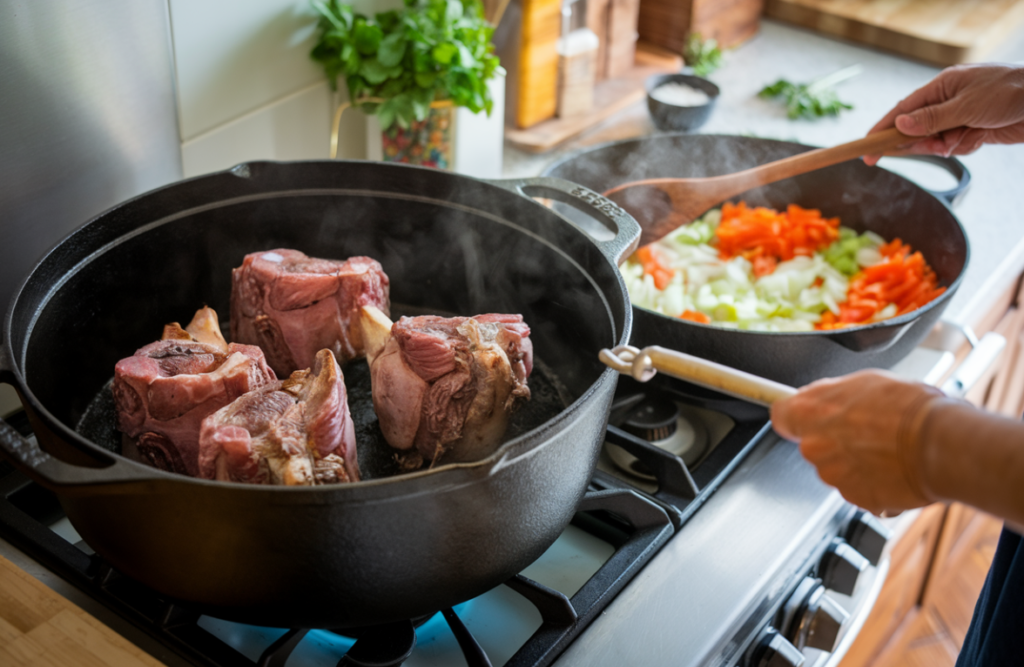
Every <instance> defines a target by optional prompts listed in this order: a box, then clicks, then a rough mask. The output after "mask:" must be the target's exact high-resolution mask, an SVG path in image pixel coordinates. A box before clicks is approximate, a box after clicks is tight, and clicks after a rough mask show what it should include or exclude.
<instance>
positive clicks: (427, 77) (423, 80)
mask: <svg viewBox="0 0 1024 667" xmlns="http://www.w3.org/2000/svg"><path fill="white" fill-rule="evenodd" d="M436 81H437V75H436V74H434V73H433V72H417V73H416V85H417V86H419V87H420V88H429V89H431V91H433V89H434V83H435V82H436Z"/></svg>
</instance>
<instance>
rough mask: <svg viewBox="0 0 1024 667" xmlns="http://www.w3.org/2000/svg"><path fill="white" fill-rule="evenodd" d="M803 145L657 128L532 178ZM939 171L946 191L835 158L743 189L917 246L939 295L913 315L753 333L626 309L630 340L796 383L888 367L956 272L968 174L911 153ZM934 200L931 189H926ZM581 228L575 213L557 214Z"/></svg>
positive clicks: (758, 159)
mask: <svg viewBox="0 0 1024 667" xmlns="http://www.w3.org/2000/svg"><path fill="white" fill-rule="evenodd" d="M812 148H813V147H811V146H804V145H801V144H796V143H789V142H783V141H773V140H769V139H756V138H751V137H736V136H716V135H687V134H662V135H656V136H652V137H649V138H645V139H639V140H626V141H619V142H613V143H610V144H605V145H602V146H597V147H595V148H591V149H586V150H583V151H581V152H579V153H576V154H574V155H570V156H569V157H567V158H565V159H563V160H561V161H559V162H556V163H555V164H553V165H551V166H550V167H548V168H547V169H546V170H545V172H544V174H545V175H547V176H555V177H558V178H564V179H566V180H570V181H573V182H575V183H580V184H582V185H585V186H587V187H588V188H591V189H592V190H595V191H597V192H605V191H607V190H608V189H610V188H612V187H614V186H616V185H621V184H623V183H627V182H630V181H635V180H641V179H645V178H659V177H684V178H685V177H697V176H717V175H720V174H727V173H732V172H735V171H740V170H742V169H747V168H750V167H754V166H757V165H759V164H763V163H765V162H770V161H772V160H777V159H780V158H783V157H787V156H789V155H793V154H796V153H800V152H803V151H807V150H811V149H812ZM916 159H919V160H925V161H928V162H932V163H934V164H936V165H939V166H941V167H943V168H945V169H947V170H949V171H950V172H951V173H952V174H953V175H954V177H956V178H957V179H958V181H959V182H958V185H957V187H956V188H955V189H952V190H950V191H948V192H942V193H931V192H929V191H927V190H925V189H923V188H921V187H919V186H918V185H916V184H914V183H913V182H911V181H909V180H907V179H906V178H903V177H902V176H899V175H897V174H894V173H892V172H890V171H887V170H885V169H882V168H879V167H869V166H867V165H866V164H864V163H863V162H862V161H860V160H852V161H849V162H844V163H841V164H838V165H835V166H832V167H828V168H826V169H820V170H817V171H814V172H811V173H808V174H804V175H802V176H797V177H794V178H790V179H787V180H784V181H780V182H778V183H775V184H772V185H769V186H765V187H762V188H758V189H756V190H752V191H750V192H748V193H745V194H744V195H743V196H742V197H739V198H738V199H742V200H745V201H746V202H747V203H749V204H755V205H763V206H770V207H773V208H776V209H785V207H786V206H787V205H788V204H791V203H793V204H799V205H800V206H803V207H804V208H815V209H820V210H821V212H822V214H823V215H825V216H827V217H836V216H838V217H839V218H840V220H841V221H842V224H843V225H845V226H848V227H851V228H853V229H855V230H857V231H858V232H862V231H864V230H872V231H874V232H877V233H878V234H880V235H881V236H882V237H883V238H885V239H887V240H890V239H893V238H896V237H899V238H901V239H903V241H904V242H906V243H909V244H910V245H911V246H912V247H913V248H915V249H917V250H920V251H921V253H922V254H923V255H924V258H925V260H927V261H928V263H929V264H930V265H931V266H932V268H933V269H935V273H936V274H937V276H938V279H939V283H940V284H941V285H944V286H945V287H946V291H945V293H944V294H942V295H941V296H940V297H938V298H937V299H935V300H933V301H932V302H931V303H929V304H927V305H926V306H924V307H923V308H920V309H918V310H916V311H914V312H911V313H907V314H905V315H902V316H900V317H895V318H892V319H889V320H884V321H881V322H877V323H875V324H870V325H866V326H858V327H851V328H848V329H843V330H841V331H813V332H800V333H789V332H787V333H764V332H749V331H740V330H735V329H723V328H719V327H713V326H708V325H703V324H697V323H694V322H689V321H685V320H681V319H678V318H673V317H668V316H665V315H661V314H659V313H655V312H653V311H650V310H646V309H644V308H639V307H634V308H633V320H634V326H633V339H632V341H631V344H632V345H634V346H636V347H644V346H647V345H661V346H663V347H668V348H672V349H676V350H680V351H683V352H687V353H689V354H692V355H695V356H698V357H703V358H705V359H709V360H711V361H716V362H718V363H721V364H725V365H726V366H731V367H733V368H737V369H740V370H743V371H747V372H748V373H753V374H754V375H760V376H762V377H765V378H769V379H772V380H775V381H777V382H781V383H783V384H788V385H790V386H793V387H800V386H802V385H805V384H807V383H809V382H812V381H813V380H817V379H820V378H823V377H833V376H837V375H843V374H845V373H850V372H852V371H855V370H859V369H862V368H867V367H875V368H889V367H891V366H892V365H893V364H895V363H896V362H897V361H899V360H900V359H902V358H903V357H904V356H906V355H907V354H908V353H909V352H910V351H911V350H912V349H913V348H914V347H916V346H917V345H918V344H919V343H920V342H921V340H922V339H923V338H924V337H925V336H926V335H927V334H928V331H929V330H930V329H931V328H932V326H933V325H934V324H935V323H936V321H937V320H938V318H939V316H940V315H941V314H942V311H943V310H944V309H945V307H946V305H947V304H948V303H949V300H950V298H951V297H952V296H953V293H954V292H955V291H956V289H957V287H958V286H959V284H960V279H961V277H962V276H963V273H964V270H965V269H966V267H967V258H968V244H967V234H966V232H965V231H964V229H963V227H962V226H961V224H960V222H959V221H958V220H957V218H956V216H955V215H954V214H953V211H952V209H951V208H950V204H952V203H953V201H954V200H955V198H956V197H957V196H959V195H960V194H962V193H963V191H964V190H965V189H966V187H967V185H968V183H969V180H970V176H969V174H968V172H967V170H966V168H964V166H963V164H961V163H960V162H959V161H958V160H955V159H948V158H946V159H944V158H937V157H918V158H916ZM936 195H938V196H936ZM555 208H556V209H558V210H562V211H563V213H565V214H566V215H567V217H570V218H573V219H576V220H577V222H579V223H580V224H581V225H586V222H587V221H586V220H585V219H583V218H581V217H579V215H578V214H573V213H572V212H569V211H567V210H564V209H562V207H561V205H556V206H555Z"/></svg>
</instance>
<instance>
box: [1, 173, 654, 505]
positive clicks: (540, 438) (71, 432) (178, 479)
mask: <svg viewBox="0 0 1024 667" xmlns="http://www.w3.org/2000/svg"><path fill="white" fill-rule="evenodd" d="M310 163H327V164H345V163H356V164H369V165H375V166H384V165H386V167H387V168H399V169H413V170H421V171H427V172H430V173H432V174H437V173H443V174H444V175H445V176H446V177H455V178H465V179H468V180H471V181H474V182H477V183H480V184H483V185H484V186H486V187H491V188H495V189H496V190H497V191H498V192H502V193H509V192H511V193H512V194H516V195H518V196H519V197H521V198H522V199H524V200H525V201H526V204H527V205H530V206H536V207H539V209H541V210H542V211H544V212H545V213H547V214H550V215H553V216H555V217H556V218H558V219H559V221H560V223H561V224H565V225H568V226H569V227H570V228H571V229H572V230H573V232H574V233H576V234H577V235H578V236H580V237H581V238H582V239H584V240H585V241H586V242H589V243H590V244H591V245H593V246H594V247H595V248H596V249H597V250H598V251H599V252H600V253H601V254H602V255H603V256H604V257H605V259H606V260H607V261H608V262H609V263H610V264H611V265H612V271H611V273H612V274H613V275H614V280H615V281H616V283H617V284H618V287H619V288H620V289H621V291H622V294H623V295H624V296H625V304H626V308H625V311H624V313H623V327H622V330H621V331H619V332H617V338H618V339H619V340H618V342H617V344H619V345H623V344H626V343H627V342H628V341H629V338H630V336H631V335H632V323H633V315H632V302H631V301H630V300H629V296H628V291H627V290H626V285H625V280H624V278H623V276H622V273H621V272H620V271H619V270H618V266H617V265H616V264H615V260H614V259H613V258H612V257H611V256H610V255H609V254H608V252H606V250H605V249H604V248H602V246H601V245H600V243H599V242H598V241H596V240H595V239H594V238H593V237H592V236H591V235H589V234H588V233H587V232H586V231H584V230H583V229H581V228H580V227H579V226H577V225H576V223H574V222H572V221H571V220H569V219H568V218H566V217H565V216H563V215H562V214H560V213H559V212H557V211H555V210H554V209H552V208H550V207H547V206H544V205H543V204H541V203H540V202H538V201H536V200H535V199H533V198H531V197H530V196H528V195H527V194H526V193H525V192H524V191H523V190H522V189H519V185H520V184H527V185H528V184H530V183H534V182H539V181H541V180H543V181H556V180H558V181H561V182H562V183H563V184H566V185H572V186H573V187H574V188H575V189H578V190H579V189H582V190H585V191H586V193H585V194H586V195H587V196H596V197H597V199H598V200H601V201H602V202H607V204H608V205H609V206H610V207H611V208H612V209H613V210H614V209H617V210H618V213H619V215H620V216H625V217H626V218H627V220H628V221H629V222H631V223H632V224H633V226H634V227H633V228H632V229H631V228H629V227H628V225H626V226H625V228H623V227H620V230H619V233H618V235H617V236H618V237H622V238H625V237H629V236H630V235H631V234H632V233H633V232H634V231H635V235H634V236H635V237H638V236H639V231H640V230H639V227H638V226H636V223H635V221H633V219H632V218H630V217H629V216H628V215H626V214H625V213H624V212H622V210H621V209H619V208H618V207H617V206H616V205H614V204H612V203H611V202H609V201H608V200H606V199H604V197H602V196H601V195H599V194H598V193H593V192H592V191H590V190H589V189H587V188H583V187H582V186H578V185H577V184H575V183H571V182H569V181H566V180H565V179H555V178H551V177H544V176H541V177H538V178H533V179H530V178H526V179H523V178H503V179H493V180H492V179H481V178H476V177H473V176H467V175H464V174H457V173H455V172H438V170H436V169H432V168H429V167H421V166H418V165H409V164H402V163H382V162H377V161H371V160H251V161H247V162H243V163H240V164H237V165H234V166H232V167H230V168H227V169H223V170H219V171H215V172H210V173H206V174H200V175H198V176H193V177H190V178H185V179H179V180H176V181H172V182H170V183H166V184H164V185H161V186H159V187H156V188H151V189H150V190H147V191H145V192H143V193H140V194H138V195H136V196H135V197H131V198H128V199H125V200H123V201H120V202H118V203H117V204H115V205H113V206H111V207H109V208H107V209H104V210H103V211H100V212H99V213H97V214H95V215H93V216H91V217H90V218H88V219H87V220H86V221H85V222H83V223H82V224H81V225H79V226H77V227H76V228H75V229H74V230H72V231H71V232H69V233H67V234H65V235H64V236H62V237H61V238H60V239H58V240H57V241H56V242H55V243H54V244H53V245H52V246H50V248H48V249H47V250H46V252H45V253H43V254H42V255H41V256H40V258H39V260H38V261H37V262H36V263H35V264H34V265H33V267H32V269H31V270H30V271H29V272H28V273H27V274H26V275H25V276H24V278H23V279H22V280H21V282H20V283H19V285H18V288H17V289H16V290H15V292H14V294H13V296H12V298H11V301H10V303H9V304H8V307H7V311H6V313H5V314H4V318H3V320H2V322H3V329H2V330H0V334H3V340H2V341H0V382H9V383H10V384H11V385H12V386H13V387H14V388H15V389H16V390H17V391H18V393H19V395H20V397H23V398H24V399H25V400H26V402H27V403H28V404H29V408H30V409H31V410H30V411H31V412H34V413H35V414H36V415H37V417H38V418H39V419H41V420H42V421H44V422H45V425H46V427H47V428H48V429H51V430H53V431H55V432H56V433H57V434H58V436H59V437H61V438H62V439H63V440H65V441H72V442H73V443H74V444H73V446H74V447H75V448H76V449H78V450H80V451H82V452H83V454H85V455H86V456H89V457H90V458H92V459H93V460H94V461H96V462H97V463H100V462H101V461H109V463H107V465H98V466H84V465H77V464H70V463H66V462H63V461H62V463H63V464H64V465H69V466H74V467H79V468H90V469H96V470H106V469H111V468H113V467H114V466H117V465H121V466H125V465H127V466H128V467H130V468H131V469H133V470H135V471H138V472H141V473H144V474H145V475H144V476H139V477H137V478H133V479H125V480H114V479H111V480H108V481H105V482H104V481H100V482H96V483H86V484H83V485H81V486H83V487H87V488H89V489H90V493H99V492H103V491H107V492H111V493H117V492H118V489H120V488H121V487H124V486H128V485H133V484H140V483H141V484H170V485H175V486H176V485H178V484H198V485H201V486H205V487H209V488H217V489H223V488H230V489H237V490H239V491H247V492H250V493H274V494H278V495H280V494H291V496H290V497H291V498H292V499H293V500H300V499H301V498H304V497H310V496H317V497H321V496H324V495H328V494H330V495H333V494H341V495H351V494H360V493H370V494H372V493H373V491H374V490H380V489H383V488H387V487H390V486H392V485H395V484H404V486H409V487H412V488H411V489H410V492H409V493H397V494H396V493H390V494H388V495H387V496H382V497H381V498H366V499H364V500H365V501H368V502H379V501H386V500H387V499H389V498H393V499H400V498H403V497H407V496H410V495H416V494H418V493H422V492H423V491H424V490H425V489H421V488H419V486H420V485H423V484H428V483H430V482H429V481H428V482H424V480H437V482H435V483H434V485H438V484H441V485H444V486H443V488H448V487H451V486H462V485H464V484H469V483H473V481H474V480H475V479H477V478H478V477H480V476H481V473H483V476H485V477H486V476H489V475H491V474H493V473H495V472H497V471H498V470H500V469H501V468H502V467H504V466H503V465H502V461H503V460H505V459H509V458H511V459H513V460H514V459H516V458H519V457H521V456H529V455H530V453H531V452H534V451H537V450H539V449H540V448H543V447H545V446H547V445H550V444H551V442H552V441H553V438H551V437H545V436H544V433H545V432H546V431H551V430H555V429H559V430H560V429H563V428H567V424H571V423H572V421H573V420H574V419H575V414H576V413H577V412H578V411H579V410H581V409H582V408H583V406H584V405H585V404H586V403H587V402H589V401H590V400H592V399H593V397H594V395H595V394H596V393H598V392H599V391H602V390H603V388H604V385H605V384H606V383H607V382H609V381H612V380H614V379H615V378H617V376H618V372H617V371H615V370H614V369H612V368H607V367H606V368H604V369H603V370H602V371H601V373H600V374H599V375H598V376H597V377H596V378H595V379H594V381H593V382H591V384H590V386H588V387H587V389H586V391H584V392H583V393H582V394H581V395H580V396H578V397H577V398H576V399H575V400H573V401H572V403H570V404H569V405H568V406H566V407H565V408H563V409H562V410H561V411H560V412H559V413H558V414H557V415H556V416H554V417H552V418H551V419H548V420H547V421H545V422H543V423H541V424H538V425H537V426H535V427H534V428H532V429H530V430H528V431H526V432H524V433H521V434H519V435H518V436H516V437H514V438H511V439H509V440H507V441H505V442H503V443H502V444H501V445H500V446H499V447H498V448H497V449H496V450H495V451H494V452H493V453H492V454H490V455H489V456H487V457H485V458H483V459H479V460H477V461H467V462H454V463H447V464H444V465H441V466H438V467H436V468H428V469H421V470H417V471H413V472H409V473H400V474H396V475H391V476H389V477H379V478H373V479H366V480H362V479H361V480H359V481H358V482H348V483H340V484H326V485H319V486H311V487H310V486H294V487H289V486H279V485H255V484H239V483H237V482H222V481H218V480H208V479H202V478H198V477H191V476H189V475H183V474H178V473H173V472H169V471H165V470H160V469H158V468H154V467H152V466H149V465H146V464H144V463H142V462H139V461H135V460H133V459H130V458H128V457H126V456H124V455H123V454H120V453H117V452H113V451H110V450H108V449H106V448H104V447H102V446H100V445H99V444H97V443H95V442H93V441H92V440H90V439H88V438H85V437H84V436H82V435H81V434H79V433H78V432H77V431H76V430H75V429H74V428H72V427H70V426H68V425H67V424H66V423H64V421H63V420H61V419H59V418H57V417H56V416H55V415H54V414H53V413H52V412H50V410H49V409H48V408H47V407H46V406H44V405H43V404H42V402H41V401H40V400H39V399H38V398H37V397H36V396H35V393H34V392H33V391H32V389H31V387H29V385H28V382H27V381H26V379H25V377H24V373H23V369H22V368H21V366H22V364H21V363H20V361H19V360H17V355H16V354H15V350H14V348H13V344H12V336H11V335H10V332H11V331H12V330H13V327H12V323H13V320H14V313H15V310H16V309H17V307H18V304H19V302H20V301H21V299H22V296H23V293H24V291H25V289H26V288H27V287H28V284H29V282H30V281H31V280H32V278H33V276H34V275H35V273H36V271H37V270H38V269H39V268H40V267H41V266H42V265H43V264H44V263H45V262H46V261H47V260H48V259H50V258H51V256H52V255H53V254H54V253H55V252H57V251H58V250H59V249H60V248H61V247H62V246H64V245H65V244H66V243H70V242H72V241H73V240H74V238H75V237H77V236H78V235H80V234H82V233H84V231H85V230H86V228H87V227H88V226H89V225H91V224H93V223H94V222H96V221H97V220H99V219H100V218H102V217H105V216H107V215H109V214H110V213H112V212H114V211H116V210H118V209H121V208H123V207H125V206H128V205H130V204H132V203H134V202H136V201H138V200H141V199H143V198H145V197H148V196H149V195H151V194H153V193H156V192H159V191H161V190H166V189H169V188H173V187H179V186H182V185H185V184H187V183H191V182H193V181H198V180H202V179H206V178H210V177H217V176H222V175H224V174H227V173H237V172H238V171H239V170H244V169H247V168H250V167H251V166H252V165H260V164H269V165H275V166H277V165H284V166H287V165H291V164H310ZM337 190H338V191H339V193H344V192H345V188H337ZM350 192H352V191H350ZM360 193H361V194H362V195H363V196H374V195H381V194H392V195H393V194H398V193H394V192H391V193H389V192H387V191H385V190H380V191H367V190H365V189H364V190H360ZM317 194H322V192H318V193H317ZM579 198H580V199H581V200H583V201H584V202H585V203H586V202H587V198H586V196H584V197H579ZM226 203H227V204H228V205H232V204H234V203H236V200H234V199H229V200H227V201H226ZM433 203H435V204H436V205H438V206H441V207H452V206H460V207H462V209H463V210H470V211H472V212H474V213H477V214H480V215H482V216H483V217H487V218H490V219H492V220H494V221H496V222H497V220H496V218H498V215H497V214H495V213H494V212H492V211H487V210H484V209H479V208H477V207H476V206H470V205H468V204H458V203H457V202H453V201H446V200H443V199H434V202H433ZM208 207H209V204H207V205H205V206H196V207H193V209H186V210H184V211H177V212H175V213H172V214H170V215H168V216H164V217H163V218H160V219H158V220H153V221H148V222H145V223H143V224H141V225H137V226H135V227H133V229H132V230H131V231H129V232H127V233H125V234H122V235H120V236H118V237H117V238H116V239H115V240H113V241H111V242H108V243H105V244H103V245H102V246H101V247H100V248H96V249H93V250H91V251H89V252H88V254H87V255H84V256H83V257H82V259H81V260H80V261H79V262H77V263H76V264H75V267H76V268H77V267H79V266H83V265H85V264H88V263H90V262H92V261H94V259H95V258H97V257H99V256H101V255H102V254H104V253H105V252H108V251H110V250H112V249H114V248H116V247H117V246H118V245H120V243H122V242H123V240H124V238H125V236H129V235H134V233H137V232H138V229H139V228H142V227H145V228H147V229H150V228H155V227H156V226H158V225H157V223H160V222H161V221H164V220H165V219H166V218H171V220H166V222H165V223H164V224H167V223H170V222H173V220H174V219H179V218H184V217H186V214H187V213H188V212H189V211H190V210H194V209H198V208H208ZM591 208H595V210H596V207H593V206H591ZM612 217H615V216H612ZM502 222H503V223H504V224H509V223H512V221H510V220H504V219H503V220H502ZM513 226H516V227H518V225H513ZM143 233H145V232H143ZM527 233H529V232H527ZM531 236H534V238H535V240H536V241H537V242H540V243H543V244H544V245H547V246H548V247H550V248H551V249H552V250H554V251H555V252H558V253H561V254H563V255H565V256H566V257H567V259H569V260H570V261H571V262H572V263H573V264H575V265H577V266H579V263H578V262H577V261H576V259H574V258H573V257H572V256H570V255H569V254H568V253H567V252H566V251H565V250H564V249H563V248H561V247H559V246H557V245H555V244H554V243H552V242H551V241H549V240H545V239H539V238H536V236H535V235H532V234H531ZM617 240H618V238H617ZM633 242H634V243H635V238H634V239H633ZM580 269H581V270H583V268H582V267H580ZM589 278H590V277H589V275H588V279H589ZM590 282H591V283H592V284H594V286H595V288H597V287H598V286H597V285H596V283H594V281H593V280H590ZM55 287H56V289H52V290H50V291H48V292H47V293H46V294H45V295H44V296H42V297H41V298H40V300H39V303H38V304H36V305H35V307H34V313H35V314H38V313H39V311H41V310H42V309H43V308H45V306H46V304H47V303H49V301H50V300H51V299H52V298H53V295H54V294H56V291H57V290H59V289H60V288H61V287H63V282H62V283H61V284H60V286H55ZM602 300H604V301H605V302H606V305H607V306H608V309H607V312H608V314H609V315H613V311H612V308H611V306H610V304H608V303H607V299H605V298H604V294H603V291H602ZM611 324H612V327H613V329H614V328H615V324H614V321H613V322H611ZM34 326H35V317H32V323H31V324H30V325H29V327H28V332H27V333H26V336H25V340H24V347H26V348H27V345H28V343H29V341H30V339H31V335H32V334H31V331H32V329H33V328H34ZM342 372H344V368H343V369H342ZM7 374H9V376H10V377H9V378H5V377H4V376H5V375H7ZM101 391H102V389H101ZM2 424H3V420H2V419H0V425H2ZM527 441H535V442H533V445H532V446H529V447H526V448H525V449H522V450H521V451H514V450H516V449H517V448H522V447H523V446H524V445H525V444H526V443H527ZM50 456H53V455H50ZM53 458H57V459H58V460H60V459H59V458H58V457H56V456H53ZM446 478H447V479H446ZM445 482H448V484H447V485H445V484H444V483H445ZM69 488H70V487H69ZM363 490H365V491H363ZM346 502H352V501H346Z"/></svg>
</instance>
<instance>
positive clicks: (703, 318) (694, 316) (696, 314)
mask: <svg viewBox="0 0 1024 667" xmlns="http://www.w3.org/2000/svg"><path fill="white" fill-rule="evenodd" d="M679 319H681V320H689V321H690V322H697V323H699V324H711V318H710V317H708V316H707V315H705V314H704V313H702V312H700V311H697V310H684V311H683V313H682V314H681V315H680V316H679Z"/></svg>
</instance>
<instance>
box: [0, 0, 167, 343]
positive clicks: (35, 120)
mask: <svg viewBox="0 0 1024 667" xmlns="http://www.w3.org/2000/svg"><path fill="white" fill-rule="evenodd" d="M181 175H182V168H181V144H180V140H179V134H178V121H177V110H176V102H175V95H174V63H173V57H172V50H171V34H170V21H169V16H168V4H167V0H46V1H45V2H39V1H38V0H0V313H4V312H6V310H7V306H8V304H9V301H10V299H11V297H12V296H13V294H14V291H15V290H16V289H17V287H18V285H19V284H20V283H21V281H22V279H23V278H24V277H25V276H26V275H27V274H28V272H29V271H30V270H31V268H32V267H33V266H34V265H35V263H36V261H38V260H39V258H40V257H41V256H42V255H43V253H45V252H46V250H47V249H48V248H50V247H51V246H52V245H53V244H54V243H56V242H57V241H58V240H59V239H60V238H61V237H63V236H64V235H66V234H67V233H68V232H70V231H71V230H73V229H75V228H76V227H78V226H79V225H81V224H82V223H84V222H86V221H87V220H88V219H89V218H91V217H92V216H93V215H95V214H97V213H99V212H100V211H103V210H105V209H107V208H109V207H111V206H113V205H114V204H117V203H118V202H120V201H122V200H124V199H127V198H130V197H133V196H135V195H137V194H140V193H142V192H145V191H147V190H150V189H152V188H155V187H157V186H160V185H163V184H165V183H168V182H171V181H174V180H178V179H180V178H181ZM2 336H3V334H2V333H0V337H2Z"/></svg>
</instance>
